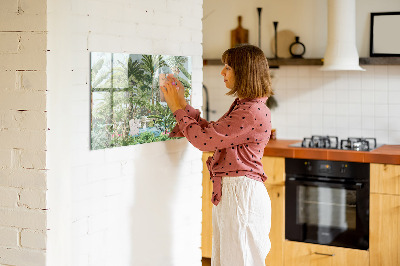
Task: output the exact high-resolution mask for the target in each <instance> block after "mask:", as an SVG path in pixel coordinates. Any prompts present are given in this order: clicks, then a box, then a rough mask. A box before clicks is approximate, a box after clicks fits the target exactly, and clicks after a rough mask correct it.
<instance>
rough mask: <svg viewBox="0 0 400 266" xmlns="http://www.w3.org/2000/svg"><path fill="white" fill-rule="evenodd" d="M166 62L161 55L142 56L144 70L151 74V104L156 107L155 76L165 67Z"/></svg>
mask: <svg viewBox="0 0 400 266" xmlns="http://www.w3.org/2000/svg"><path fill="white" fill-rule="evenodd" d="M165 65H166V64H165V62H164V60H163V57H162V56H161V55H143V56H142V63H141V66H142V69H143V70H144V71H146V72H147V73H149V74H150V80H151V104H152V105H154V87H155V79H156V77H155V74H156V73H157V72H158V70H159V69H160V68H162V67H163V66H165Z"/></svg>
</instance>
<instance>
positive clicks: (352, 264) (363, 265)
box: [284, 240, 369, 266]
mask: <svg viewBox="0 0 400 266" xmlns="http://www.w3.org/2000/svg"><path fill="white" fill-rule="evenodd" d="M284 265H285V266H322V265H323V266H367V265H369V254H368V251H365V250H357V249H350V248H340V247H332V246H324V245H315V244H308V243H301V242H293V241H287V240H286V241H285V264H284Z"/></svg>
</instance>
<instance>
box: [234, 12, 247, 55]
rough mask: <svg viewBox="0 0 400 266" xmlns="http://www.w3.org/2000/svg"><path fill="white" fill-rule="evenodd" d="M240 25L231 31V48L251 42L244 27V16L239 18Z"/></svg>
mask: <svg viewBox="0 0 400 266" xmlns="http://www.w3.org/2000/svg"><path fill="white" fill-rule="evenodd" d="M238 23H239V26H238V27H237V28H236V29H234V30H231V48H233V47H236V46H237V45H238V44H242V43H248V42H249V31H248V30H246V29H244V28H243V27H242V16H238Z"/></svg>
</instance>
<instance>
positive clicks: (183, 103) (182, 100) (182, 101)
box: [167, 74, 187, 109]
mask: <svg viewBox="0 0 400 266" xmlns="http://www.w3.org/2000/svg"><path fill="white" fill-rule="evenodd" d="M167 79H169V80H170V81H171V82H174V83H175V84H176V86H177V87H178V88H179V89H178V90H177V91H178V97H179V104H180V106H182V108H183V109H185V107H186V105H187V102H186V99H185V87H184V86H183V84H182V83H181V82H180V81H179V80H178V79H177V78H175V77H174V75H173V74H168V76H167Z"/></svg>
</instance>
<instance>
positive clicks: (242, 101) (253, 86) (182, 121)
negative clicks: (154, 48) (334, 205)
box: [161, 45, 272, 266]
mask: <svg viewBox="0 0 400 266" xmlns="http://www.w3.org/2000/svg"><path fill="white" fill-rule="evenodd" d="M222 62H223V63H224V64H225V66H224V68H223V69H222V71H221V75H222V76H223V78H224V82H225V86H226V87H227V88H228V89H229V91H228V93H227V95H233V96H236V97H237V98H236V99H235V101H234V102H233V103H232V106H231V107H230V108H229V110H228V112H227V113H225V114H224V115H223V116H222V117H221V118H220V119H219V120H218V121H216V122H207V121H206V120H204V119H202V118H200V111H199V110H195V109H193V107H191V106H190V105H188V104H187V103H186V101H185V99H184V88H183V86H182V84H180V82H179V81H178V80H176V79H175V78H174V77H172V76H169V77H168V81H167V83H166V84H165V86H164V87H163V88H161V89H162V91H163V93H164V96H165V99H166V102H167V104H168V106H169V108H170V109H171V111H172V112H173V114H174V117H175V118H176V121H177V122H178V124H177V125H176V127H175V128H174V130H173V131H172V133H171V136H173V137H176V136H185V137H186V138H187V139H188V140H189V142H190V143H192V145H193V146H195V147H196V148H198V149H200V150H202V151H214V156H213V157H210V158H208V161H207V166H208V169H209V171H210V176H211V180H212V182H213V195H212V199H211V201H212V202H213V204H214V206H213V214H212V217H213V218H212V220H213V251H212V258H211V261H212V265H215V266H217V265H223V266H225V265H226V266H235V265H238V266H239V265H246V266H250V265H257V266H258V265H265V257H266V256H267V254H268V252H269V250H270V246H271V244H270V241H269V236H268V235H269V231H270V225H271V202H270V199H269V196H268V193H267V190H266V188H265V186H264V184H263V182H264V181H265V180H266V178H267V177H266V175H265V173H264V170H263V167H262V164H261V158H262V157H263V152H264V148H265V146H266V145H267V143H268V140H269V137H270V131H271V116H270V110H269V109H268V107H267V106H266V100H267V98H268V97H269V96H270V95H272V89H271V82H270V75H269V68H268V62H267V59H266V57H265V56H264V53H263V52H262V51H261V50H260V49H259V48H257V47H255V46H252V45H243V46H239V47H235V48H231V49H228V50H227V51H225V52H224V53H223V55H222Z"/></svg>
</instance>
